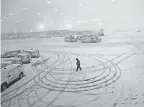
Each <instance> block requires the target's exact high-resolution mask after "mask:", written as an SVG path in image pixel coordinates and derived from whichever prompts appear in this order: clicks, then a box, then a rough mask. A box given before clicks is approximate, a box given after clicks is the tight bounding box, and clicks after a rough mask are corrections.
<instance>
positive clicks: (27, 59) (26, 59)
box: [15, 53, 31, 63]
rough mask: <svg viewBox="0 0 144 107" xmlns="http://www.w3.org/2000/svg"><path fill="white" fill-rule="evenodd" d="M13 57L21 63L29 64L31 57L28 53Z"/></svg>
mask: <svg viewBox="0 0 144 107" xmlns="http://www.w3.org/2000/svg"><path fill="white" fill-rule="evenodd" d="M15 57H16V58H20V59H21V61H22V63H30V62H31V56H30V54H28V53H20V54H17V55H16V56H15Z"/></svg>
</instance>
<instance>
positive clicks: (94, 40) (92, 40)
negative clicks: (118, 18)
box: [80, 35, 101, 43]
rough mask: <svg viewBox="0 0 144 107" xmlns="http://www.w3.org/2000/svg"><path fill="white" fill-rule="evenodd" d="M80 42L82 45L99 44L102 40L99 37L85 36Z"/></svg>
mask: <svg viewBox="0 0 144 107" xmlns="http://www.w3.org/2000/svg"><path fill="white" fill-rule="evenodd" d="M80 42H82V43H98V42H101V38H100V37H98V36H93V35H92V36H91V35H90V36H83V37H81V40H80Z"/></svg>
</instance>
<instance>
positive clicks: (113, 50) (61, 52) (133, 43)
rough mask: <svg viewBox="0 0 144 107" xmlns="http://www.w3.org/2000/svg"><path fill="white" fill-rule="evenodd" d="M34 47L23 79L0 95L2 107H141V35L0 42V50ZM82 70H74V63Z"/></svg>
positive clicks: (143, 42) (143, 38)
mask: <svg viewBox="0 0 144 107" xmlns="http://www.w3.org/2000/svg"><path fill="white" fill-rule="evenodd" d="M23 48H36V49H39V50H40V54H41V57H40V58H38V59H37V58H35V59H32V63H31V64H25V65H24V69H25V77H24V78H22V79H21V80H19V81H18V82H16V83H14V84H13V85H11V86H10V87H9V88H8V89H7V90H5V91H4V92H2V93H1V94H2V97H1V99H2V107H7V106H8V107H40V106H41V107H144V36H143V34H141V33H129V34H126V35H125V34H121V35H120V34H115V35H111V36H104V37H102V43H97V44H94V43H87V44H82V43H65V42H64V38H63V37H62V38H61V37H57V38H42V39H38V38H37V39H24V40H23V39H20V40H18V39H17V40H3V41H2V52H4V51H5V50H11V49H23ZM77 57H78V58H79V59H80V61H81V67H82V71H78V72H76V71H75V70H76V64H75V63H76V60H75V58H77Z"/></svg>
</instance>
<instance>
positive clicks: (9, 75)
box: [1, 64, 24, 91]
mask: <svg viewBox="0 0 144 107" xmlns="http://www.w3.org/2000/svg"><path fill="white" fill-rule="evenodd" d="M23 76H24V69H23V66H22V65H20V64H11V65H8V66H6V67H4V68H2V69H1V91H4V90H5V89H6V88H7V87H8V85H9V84H10V83H12V82H13V81H14V80H16V79H17V78H22V77H23Z"/></svg>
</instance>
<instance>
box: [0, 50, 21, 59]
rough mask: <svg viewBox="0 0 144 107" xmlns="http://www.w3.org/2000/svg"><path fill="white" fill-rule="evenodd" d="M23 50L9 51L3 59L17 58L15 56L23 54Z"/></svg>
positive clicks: (3, 55)
mask: <svg viewBox="0 0 144 107" xmlns="http://www.w3.org/2000/svg"><path fill="white" fill-rule="evenodd" d="M21 52H22V50H13V51H8V52H5V53H4V54H2V55H1V58H11V57H15V55H17V54H19V53H21Z"/></svg>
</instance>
